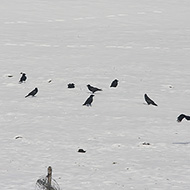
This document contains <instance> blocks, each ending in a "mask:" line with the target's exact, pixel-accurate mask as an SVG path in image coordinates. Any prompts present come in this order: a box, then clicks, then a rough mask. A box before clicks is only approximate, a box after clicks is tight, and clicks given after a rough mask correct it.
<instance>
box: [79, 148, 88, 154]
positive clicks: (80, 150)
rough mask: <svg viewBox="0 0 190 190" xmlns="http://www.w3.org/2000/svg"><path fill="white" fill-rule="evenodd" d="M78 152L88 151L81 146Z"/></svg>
mask: <svg viewBox="0 0 190 190" xmlns="http://www.w3.org/2000/svg"><path fill="white" fill-rule="evenodd" d="M78 152H80V153H85V152H86V150H84V149H82V148H80V149H78Z"/></svg>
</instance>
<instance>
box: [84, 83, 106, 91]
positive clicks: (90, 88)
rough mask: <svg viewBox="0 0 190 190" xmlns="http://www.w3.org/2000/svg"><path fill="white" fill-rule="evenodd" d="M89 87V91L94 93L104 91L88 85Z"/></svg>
mask: <svg viewBox="0 0 190 190" xmlns="http://www.w3.org/2000/svg"><path fill="white" fill-rule="evenodd" d="M87 87H88V90H90V91H91V92H92V93H94V92H96V91H102V89H100V88H96V87H93V86H90V85H89V84H88V85H87Z"/></svg>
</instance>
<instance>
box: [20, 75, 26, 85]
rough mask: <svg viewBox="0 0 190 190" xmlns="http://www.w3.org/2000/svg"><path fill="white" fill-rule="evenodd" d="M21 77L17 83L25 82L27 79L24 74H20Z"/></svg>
mask: <svg viewBox="0 0 190 190" xmlns="http://www.w3.org/2000/svg"><path fill="white" fill-rule="evenodd" d="M20 74H21V75H22V76H21V77H20V80H19V83H23V82H25V81H26V79H27V77H26V74H25V73H20Z"/></svg>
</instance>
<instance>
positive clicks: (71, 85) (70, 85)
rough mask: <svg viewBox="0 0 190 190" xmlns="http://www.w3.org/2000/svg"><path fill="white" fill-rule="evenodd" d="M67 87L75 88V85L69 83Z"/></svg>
mask: <svg viewBox="0 0 190 190" xmlns="http://www.w3.org/2000/svg"><path fill="white" fill-rule="evenodd" d="M67 86H68V88H75V84H74V83H69V84H68V85H67Z"/></svg>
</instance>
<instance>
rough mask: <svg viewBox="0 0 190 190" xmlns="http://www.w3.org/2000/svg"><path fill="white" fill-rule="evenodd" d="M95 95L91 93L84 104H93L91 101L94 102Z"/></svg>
mask: <svg viewBox="0 0 190 190" xmlns="http://www.w3.org/2000/svg"><path fill="white" fill-rule="evenodd" d="M93 97H94V95H90V96H89V97H88V99H87V100H86V101H85V102H84V104H83V106H91V103H92V102H93Z"/></svg>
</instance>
